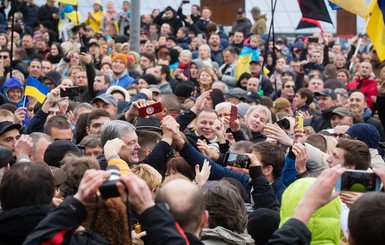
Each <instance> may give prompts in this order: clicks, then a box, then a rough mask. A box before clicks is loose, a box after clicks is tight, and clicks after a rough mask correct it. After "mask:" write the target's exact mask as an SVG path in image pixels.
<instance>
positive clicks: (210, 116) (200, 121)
mask: <svg viewBox="0 0 385 245" xmlns="http://www.w3.org/2000/svg"><path fill="white" fill-rule="evenodd" d="M217 119H218V116H217V114H215V112H207V111H203V112H201V113H199V115H198V117H197V123H196V125H195V128H196V132H197V134H198V135H203V136H204V137H206V139H209V140H211V139H213V138H214V137H215V134H214V131H213V128H212V127H213V125H214V122H215V120H217Z"/></svg>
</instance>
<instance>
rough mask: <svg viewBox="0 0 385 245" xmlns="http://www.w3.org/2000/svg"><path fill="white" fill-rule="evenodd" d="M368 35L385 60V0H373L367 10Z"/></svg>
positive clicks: (380, 56) (381, 58) (379, 54)
mask: <svg viewBox="0 0 385 245" xmlns="http://www.w3.org/2000/svg"><path fill="white" fill-rule="evenodd" d="M367 18H369V20H368V24H367V25H368V27H367V28H366V30H367V31H368V35H369V38H370V41H371V42H372V44H373V46H374V48H375V49H376V51H377V54H378V58H380V60H381V61H383V60H385V34H384V33H385V0H372V1H371V2H370V5H369V7H368V12H367Z"/></svg>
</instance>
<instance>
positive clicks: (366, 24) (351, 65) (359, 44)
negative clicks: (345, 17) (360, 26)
mask: <svg viewBox="0 0 385 245" xmlns="http://www.w3.org/2000/svg"><path fill="white" fill-rule="evenodd" d="M371 16H372V14H370V15H369V16H368V18H367V19H366V23H365V27H364V30H363V31H362V33H361V36H360V37H359V38H358V43H357V47H356V51H354V54H353V57H352V59H353V62H350V65H349V70H351V69H352V68H353V65H354V58H356V56H357V54H358V50H359V49H360V46H361V42H362V36H363V35H364V34H365V33H366V28H367V27H368V24H369V20H370V17H371Z"/></svg>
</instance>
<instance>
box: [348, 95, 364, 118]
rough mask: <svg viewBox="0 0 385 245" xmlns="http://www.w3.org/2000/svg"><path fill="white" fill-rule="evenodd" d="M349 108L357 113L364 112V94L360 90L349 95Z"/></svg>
mask: <svg viewBox="0 0 385 245" xmlns="http://www.w3.org/2000/svg"><path fill="white" fill-rule="evenodd" d="M349 106H350V110H351V111H353V112H357V113H358V114H360V115H361V114H362V113H364V109H365V108H366V100H365V96H364V95H363V94H362V93H361V92H354V93H352V94H351V95H350V97H349Z"/></svg>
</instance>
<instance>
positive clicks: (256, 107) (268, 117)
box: [245, 105, 273, 123]
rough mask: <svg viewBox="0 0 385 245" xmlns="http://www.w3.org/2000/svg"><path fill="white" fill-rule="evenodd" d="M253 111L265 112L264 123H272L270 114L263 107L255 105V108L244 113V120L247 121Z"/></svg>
mask: <svg viewBox="0 0 385 245" xmlns="http://www.w3.org/2000/svg"><path fill="white" fill-rule="evenodd" d="M254 111H263V112H265V113H266V122H265V123H272V121H273V120H272V119H271V112H270V110H269V109H268V108H267V107H266V106H264V105H255V106H252V107H250V108H249V109H248V110H247V112H246V115H245V119H246V120H247V118H248V117H249V116H250V114H251V113H253V112H254Z"/></svg>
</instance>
